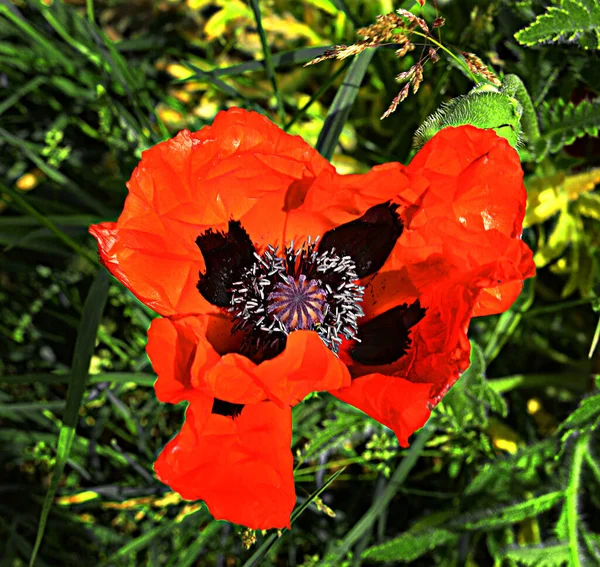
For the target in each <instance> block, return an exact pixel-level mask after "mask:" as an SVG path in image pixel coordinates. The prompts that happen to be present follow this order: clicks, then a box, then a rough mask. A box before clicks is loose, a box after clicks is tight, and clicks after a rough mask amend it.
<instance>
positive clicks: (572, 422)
mask: <svg viewBox="0 0 600 567" xmlns="http://www.w3.org/2000/svg"><path fill="white" fill-rule="evenodd" d="M598 416H600V394H596V395H595V396H591V397H589V398H585V399H584V400H582V401H581V403H580V404H579V407H578V408H577V409H576V410H575V411H574V412H573V413H572V414H571V415H570V416H569V417H567V419H565V421H563V423H562V424H561V426H560V429H561V430H565V429H575V428H578V427H583V426H585V425H587V424H589V423H590V422H591V421H594V420H595V419H596V418H597V417H598Z"/></svg>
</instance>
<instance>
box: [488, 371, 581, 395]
mask: <svg viewBox="0 0 600 567" xmlns="http://www.w3.org/2000/svg"><path fill="white" fill-rule="evenodd" d="M488 383H489V385H490V387H491V388H492V389H493V390H494V391H495V392H498V393H499V394H503V393H505V392H510V391H512V390H516V389H517V388H545V387H547V386H554V387H556V388H566V389H568V390H573V391H575V392H581V393H583V392H585V391H586V390H587V389H588V387H589V383H590V380H589V377H588V376H586V375H585V374H584V373H582V372H564V373H560V374H515V375H513V376H504V377H502V378H493V379H490V380H488Z"/></svg>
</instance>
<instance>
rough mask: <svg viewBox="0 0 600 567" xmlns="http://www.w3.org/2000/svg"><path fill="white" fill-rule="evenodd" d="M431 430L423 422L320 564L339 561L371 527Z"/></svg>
mask: <svg viewBox="0 0 600 567" xmlns="http://www.w3.org/2000/svg"><path fill="white" fill-rule="evenodd" d="M433 432H434V427H433V425H432V424H431V423H427V424H425V426H424V427H423V428H422V429H421V431H420V432H419V434H418V435H417V437H416V439H415V440H414V441H413V443H412V445H411V446H410V449H409V450H408V451H407V453H406V455H405V457H404V458H403V459H402V462H401V463H400V466H399V467H398V468H397V469H396V470H395V472H394V474H393V475H392V477H391V478H390V481H389V483H388V485H387V486H386V488H385V490H384V492H383V494H382V495H381V496H380V497H379V498H377V499H376V500H374V501H373V504H371V507H370V508H369V509H368V510H367V512H366V514H365V515H364V516H363V517H362V518H361V519H360V520H359V521H358V522H357V523H356V524H354V527H353V528H352V529H351V530H350V531H349V532H348V533H347V534H346V536H345V537H344V539H343V540H342V543H341V544H340V545H339V546H337V547H336V548H335V549H334V550H333V551H332V552H331V553H330V554H328V555H327V557H325V559H324V560H323V561H322V562H321V563H320V565H322V566H323V567H325V566H328V567H329V566H333V565H337V564H338V563H340V562H341V561H342V560H343V559H344V558H345V557H346V555H347V553H348V552H349V551H350V550H351V549H352V547H353V546H354V545H355V544H356V543H357V542H358V541H359V540H360V539H361V538H362V537H363V536H364V535H365V534H367V533H368V532H369V531H370V530H371V529H372V527H373V525H374V524H375V522H376V520H377V519H378V518H379V517H380V516H381V515H382V514H383V513H384V512H385V510H386V509H387V507H388V505H389V503H390V502H391V500H392V498H393V497H394V496H395V495H396V493H397V492H398V489H399V488H400V487H401V486H402V484H403V483H404V481H405V480H406V478H407V477H408V475H409V473H410V471H411V470H412V469H413V467H414V466H415V464H416V463H417V460H418V459H419V456H420V455H421V452H422V451H423V449H424V448H425V444H426V443H427V441H429V438H430V437H431V435H433Z"/></svg>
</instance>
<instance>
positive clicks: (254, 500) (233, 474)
mask: <svg viewBox="0 0 600 567" xmlns="http://www.w3.org/2000/svg"><path fill="white" fill-rule="evenodd" d="M212 403H213V402H212V399H211V398H206V399H204V400H197V401H195V402H192V403H191V404H190V406H189V407H188V409H187V412H186V421H185V423H184V425H183V427H182V429H181V432H180V433H179V434H178V435H177V436H176V437H175V438H174V439H173V440H171V441H170V442H169V443H168V444H167V446H166V447H165V449H164V450H163V451H162V453H161V454H160V455H159V457H158V459H157V461H156V463H155V464H154V470H155V471H156V475H157V476H158V478H159V479H160V480H161V481H162V482H164V483H165V484H167V485H169V486H170V487H171V488H172V489H173V490H175V491H176V492H178V493H179V494H181V496H183V497H184V498H186V499H188V500H204V501H205V502H206V505H207V506H208V508H209V510H210V512H211V514H212V515H213V516H214V517H215V519H216V520H228V521H230V522H233V523H236V524H241V525H244V526H248V527H249V528H251V529H254V530H264V529H270V528H278V529H281V528H289V527H290V514H291V512H292V509H293V507H294V504H295V502H296V494H295V490H294V473H293V457H292V453H291V450H290V446H291V441H292V413H291V410H290V408H289V407H288V408H283V409H282V408H278V407H277V406H276V405H275V404H273V403H271V402H262V403H259V404H254V405H248V406H244V408H243V409H242V410H241V412H240V413H239V415H237V417H226V416H223V415H219V414H215V413H211V410H212Z"/></svg>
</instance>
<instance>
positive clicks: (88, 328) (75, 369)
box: [29, 268, 109, 567]
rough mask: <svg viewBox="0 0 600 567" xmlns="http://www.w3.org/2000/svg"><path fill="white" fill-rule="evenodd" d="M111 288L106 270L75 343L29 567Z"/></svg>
mask: <svg viewBox="0 0 600 567" xmlns="http://www.w3.org/2000/svg"><path fill="white" fill-rule="evenodd" d="M108 288H109V276H108V272H107V271H106V270H105V269H104V268H102V269H101V270H99V271H98V274H97V275H96V279H95V280H94V283H93V284H92V287H91V288H90V292H89V294H88V296H87V299H86V300H85V304H84V306H83V314H82V316H81V324H80V327H79V333H78V335H77V340H76V342H75V350H74V353H73V363H72V365H71V377H70V380H69V389H68V391H67V407H66V409H65V415H64V419H63V424H62V426H61V428H60V433H59V435H58V447H57V458H56V465H55V467H54V470H53V471H52V480H51V482H50V488H49V489H48V492H47V493H46V498H45V500H44V505H43V507H42V514H41V517H40V523H39V527H38V532H37V537H36V540H35V545H34V547H33V552H32V554H31V560H30V562H29V567H33V566H34V565H35V558H36V556H37V554H38V551H39V549H40V545H41V543H42V539H43V537H44V531H45V528H46V522H47V520H48V515H49V514H50V508H51V507H52V501H53V500H54V495H55V494H56V490H57V488H58V483H59V481H60V478H61V476H62V473H63V470H64V468H65V464H66V462H67V459H68V458H69V454H70V453H71V446H72V445H73V440H74V438H75V428H76V426H77V421H78V418H79V408H80V407H81V402H82V398H83V393H84V390H85V385H86V382H87V377H88V372H89V368H90V361H91V359H92V355H93V354H94V349H95V346H96V335H97V332H98V327H99V326H100V318H101V317H102V313H103V311H104V305H105V304H106V299H107V297H108Z"/></svg>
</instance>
